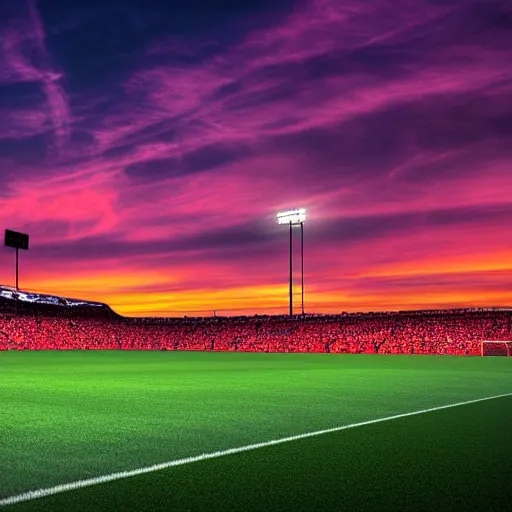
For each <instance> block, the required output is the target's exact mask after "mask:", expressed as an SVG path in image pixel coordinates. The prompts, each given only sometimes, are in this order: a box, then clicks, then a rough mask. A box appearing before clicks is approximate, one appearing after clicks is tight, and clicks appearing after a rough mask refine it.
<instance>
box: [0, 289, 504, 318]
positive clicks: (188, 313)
mask: <svg viewBox="0 0 512 512" xmlns="http://www.w3.org/2000/svg"><path fill="white" fill-rule="evenodd" d="M5 288H7V289H9V290H10V291H12V292H16V288H15V287H12V286H8V285H4V284H1V283H0V292H1V290H2V289H5ZM19 292H20V293H27V294H28V293H31V294H35V295H42V296H45V295H46V296H51V297H56V298H62V299H65V300H71V301H77V302H84V303H90V304H94V305H104V306H107V307H108V308H110V309H111V310H112V311H113V312H114V313H116V314H118V315H120V316H122V317H124V318H183V317H184V316H185V317H188V316H190V317H197V318H211V317H214V316H216V317H223V318H228V317H236V316H249V317H250V316H288V306H282V307H280V308H279V309H280V311H278V310H277V308H276V309H274V310H272V311H271V312H269V311H266V310H267V309H268V308H262V309H265V311H261V310H259V311H256V312H254V313H248V314H242V312H243V311H249V310H250V308H246V309H240V310H238V309H228V310H222V309H204V310H188V311H167V312H165V311H161V312H159V313H161V314H160V315H137V316H132V315H122V314H120V313H119V312H117V311H115V309H113V308H112V307H111V306H110V305H109V304H108V303H103V302H97V301H89V300H87V299H84V298H82V297H67V296H61V295H54V294H52V293H42V292H35V291H33V290H27V289H24V290H22V289H21V288H20V290H19ZM1 297H2V295H1V293H0V298H1ZM270 309H272V308H270ZM285 309H286V311H284V310H285ZM474 309H476V310H486V309H490V310H512V306H477V305H474V306H463V307H459V306H454V307H450V306H446V307H441V308H428V309H421V308H418V309H417V308H413V309H411V308H404V309H387V310H386V309H383V310H359V311H350V310H345V311H334V310H333V311H330V312H318V311H306V312H305V315H306V316H309V315H335V316H336V315H343V314H349V315H350V314H371V313H376V314H385V313H402V312H430V311H457V310H474ZM253 311H254V310H253ZM214 312H215V313H216V314H215V315H214ZM226 312H232V313H233V314H223V313H226ZM165 313H167V314H165ZM169 313H180V315H177V314H176V315H169ZM193 313H208V314H206V315H194V314H193ZM235 313H237V314H235ZM294 316H301V313H300V312H299V311H296V312H294Z"/></svg>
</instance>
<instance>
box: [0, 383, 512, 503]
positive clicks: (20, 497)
mask: <svg viewBox="0 0 512 512" xmlns="http://www.w3.org/2000/svg"><path fill="white" fill-rule="evenodd" d="M506 396H512V393H505V394H503V395H496V396H488V397H485V398H478V399H476V400H468V401H466V402H458V403H456V404H448V405H441V406H439V407H432V408H430V409H423V410H421V411H413V412H406V413H404V414H396V415H394V416H387V417H386V418H378V419H375V420H368V421H361V422H359V423H351V424H350V425H342V426H340V427H333V428H326V429H324V430H317V431H315V432H306V433H304V434H298V435H295V436H289V437H282V438H280V439H273V440H271V441H264V442H262V443H256V444H248V445H246V446H240V447H238V448H230V449H228V450H220V451H217V452H212V453H203V454H201V455H195V456H194V457H186V458H185V459H177V460H171V461H169V462H162V463H161V464H154V465H153V466H147V467H145V468H138V469H132V470H130V471H121V472H119V473H111V474H110V475H103V476H96V477H94V478H87V479H86V480H77V481H76V482H70V483H67V484H61V485H56V486H55V487H48V488H46V489H37V490H35V491H28V492H24V493H22V494H17V495H15V496H9V497H7V498H3V499H1V500H0V507H5V506H7V505H13V504H15V503H20V502H22V501H30V500H35V499H38V498H43V497H44V496H50V495H52V494H58V493H61V492H65V491H73V490H75V489H80V488H82V487H89V486H91V485H98V484H103V483H105V482H111V481H112V480H120V479H121V478H129V477H131V476H137V475H143V474H145V473H152V472H153V471H160V470H162V469H167V468H171V467H174V466H182V465H183V464H189V463H191V462H199V461H201V460H206V459H215V458H217V457H223V456H224V455H232V454H234V453H241V452H248V451H250V450H256V449H257V448H265V447H266V446H274V445H276V444H282V443H288V442H290V441H297V440H298V439H305V438H307V437H314V436H320V435H322V434H329V433H331V432H339V431H341V430H348V429H349V428H355V427H364V426H365V425H372V424H374V423H381V422H383V421H390V420H396V419H399V418H407V417H408V416H416V415H418V414H424V413H426V412H433V411H440V410H442V409H450V408H451V407H459V406H461V405H468V404H474V403H477V402H483V401H485V400H494V399H495V398H502V397H506Z"/></svg>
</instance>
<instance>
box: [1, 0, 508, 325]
mask: <svg viewBox="0 0 512 512" xmlns="http://www.w3.org/2000/svg"><path fill="white" fill-rule="evenodd" d="M4 3H5V5H2V16H0V218H1V219H2V220H1V223H0V233H1V235H2V237H3V230H4V229H12V230H15V231H20V232H22V233H28V234H29V235H30V249H29V251H28V252H22V253H21V254H20V287H21V288H26V289H33V290H40V291H42V292H46V293H50V294H55V295H58V296H69V297H73V296H78V297H81V298H83V299H85V300H91V301H95V302H102V303H105V304H108V305H109V306H110V307H112V308H113V309H114V310H115V311H116V312H118V313H119V314H121V315H124V316H131V317H137V316H168V315H169V314H172V312H173V311H179V312H184V311H213V310H214V309H216V310H217V311H221V310H230V311H233V310H235V309H236V310H240V308H242V309H243V310H245V311H255V312H257V311H265V309H263V308H273V310H275V311H276V312H281V311H282V312H283V313H285V312H286V311H287V307H288V306H287V304H288V238H287V229H286V226H282V225H278V223H277V221H276V214H277V212H279V211H283V210H289V209H293V208H305V209H306V210H307V220H306V223H305V226H304V237H305V245H304V251H305V255H304V256H305V258H304V265H305V305H306V311H311V310H316V311H317V312H318V313H330V312H333V311H354V312H359V311H360V312H363V311H386V310H419V309H444V308H447V307H449V308H453V307H459V308H465V307H476V306H475V305H477V304H478V305H479V307H491V306H493V307H504V306H506V305H508V304H512V238H511V237H510V235H509V233H510V226H511V225H512V172H511V169H512V78H511V74H510V63H511V62H512V6H511V5H510V1H509V0H492V1H489V0H472V1H471V2H467V1H464V0H449V1H447V2H439V1H438V0H414V2H411V1H410V0H397V1H395V2H388V1H386V0H369V1H367V2H359V1H357V0H347V1H344V2H340V1H338V0H247V1H244V2H234V1H229V2H225V1H220V0H209V1H208V2H207V1H201V0H188V1H186V2H182V1H181V0H176V1H172V2H168V1H166V0H133V1H132V2H129V3H128V4H127V3H126V2H120V1H118V0H101V1H97V0H76V1H73V2H46V1H43V0H40V1H38V0H24V1H20V2H9V1H7V2H4ZM298 238H299V237H297V239H296V241H295V242H296V243H297V245H296V246H295V247H296V248H297V249H298V247H299V246H298V242H299V241H298ZM299 252H300V251H299V250H296V251H295V255H296V259H295V260H294V265H295V271H296V274H295V279H296V281H295V283H296V289H295V291H296V293H297V300H296V301H295V305H296V306H297V311H298V310H299V309H300V305H299V303H300V257H299ZM0 282H3V283H7V284H8V283H14V251H13V250H12V249H9V248H6V247H3V244H2V246H1V247H0Z"/></svg>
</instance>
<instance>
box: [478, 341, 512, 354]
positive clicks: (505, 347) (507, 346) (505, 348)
mask: <svg viewBox="0 0 512 512" xmlns="http://www.w3.org/2000/svg"><path fill="white" fill-rule="evenodd" d="M480 353H481V355H482V356H506V357H511V356H512V341H487V340H484V341H482V342H481V344H480Z"/></svg>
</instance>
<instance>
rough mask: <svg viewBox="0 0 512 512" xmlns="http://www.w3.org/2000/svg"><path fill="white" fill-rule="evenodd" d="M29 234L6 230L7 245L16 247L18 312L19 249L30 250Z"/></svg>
mask: <svg viewBox="0 0 512 512" xmlns="http://www.w3.org/2000/svg"><path fill="white" fill-rule="evenodd" d="M28 242H29V236H28V235H26V234H24V233H18V232H17V231H11V230H10V229H6V230H5V246H6V247H12V248H14V249H16V303H15V304H16V313H18V291H19V250H20V249H22V250H24V251H28Z"/></svg>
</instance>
